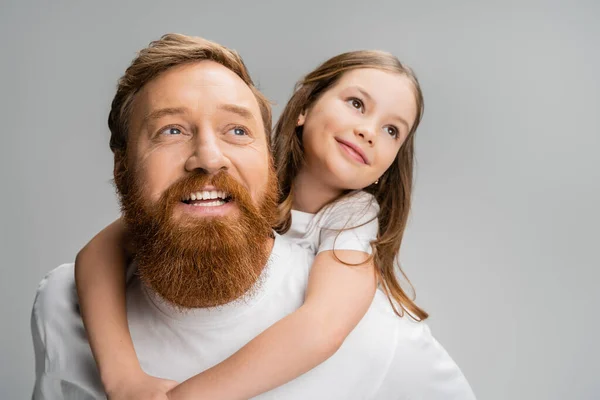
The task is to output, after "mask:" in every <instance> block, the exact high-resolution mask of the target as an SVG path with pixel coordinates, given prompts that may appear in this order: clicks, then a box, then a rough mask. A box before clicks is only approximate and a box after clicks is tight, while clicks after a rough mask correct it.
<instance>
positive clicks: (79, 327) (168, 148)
mask: <svg viewBox="0 0 600 400" xmlns="http://www.w3.org/2000/svg"><path fill="white" fill-rule="evenodd" d="M270 126H271V114H270V108H269V105H268V102H267V101H266V100H265V99H264V97H263V96H262V95H261V94H260V93H259V92H258V91H257V90H256V88H255V87H254V85H253V84H252V80H251V79H250V77H249V75H248V72H247V71H246V69H245V67H244V65H243V63H242V61H241V59H240V58H239V57H238V56H237V54H236V53H234V52H232V51H231V50H228V49H226V48H224V47H222V46H219V45H217V44H215V43H211V42H208V41H205V40H203V39H199V38H191V37H187V36H183V35H173V34H171V35H166V36H164V37H163V38H161V40H159V41H156V42H153V43H151V45H150V46H149V47H148V48H146V49H144V50H142V51H141V52H140V54H139V55H138V57H137V58H136V59H135V60H134V61H133V63H132V65H131V66H130V67H129V68H128V69H127V71H126V73H125V75H124V77H123V78H122V79H121V80H120V82H119V87H118V90H117V94H116V96H115V98H114V100H113V103H112V109H111V113H110V116H109V127H110V130H111V134H112V136H111V149H112V150H113V152H114V154H115V183H116V186H117V189H118V192H119V196H120V200H121V204H122V208H123V216H124V220H125V223H126V224H127V227H128V230H129V232H130V233H131V237H132V240H133V242H134V245H135V248H136V259H135V261H136V264H137V269H138V276H136V277H134V278H132V279H131V281H130V282H129V284H128V286H127V318H128V322H129V328H130V331H131V336H132V339H133V342H134V345H135V350H136V353H137V356H138V358H139V361H140V364H141V366H142V368H143V369H144V371H146V372H147V373H148V374H150V375H154V376H157V377H163V378H168V379H172V380H176V381H179V382H181V381H184V380H186V379H188V378H189V377H191V376H193V375H195V374H197V373H199V372H201V371H204V370H206V369H208V368H210V367H212V366H214V365H216V364H218V363H219V362H221V361H223V360H224V359H226V358H227V357H229V356H230V355H232V354H233V353H235V352H236V351H237V350H239V349H240V348H241V347H242V346H243V345H244V344H246V343H247V342H249V341H250V340H251V339H252V338H254V337H255V336H257V335H258V334H259V333H260V332H262V331H264V330H265V329H266V328H268V327H269V326H271V325H272V324H273V323H275V322H276V321H278V320H280V319H281V318H283V317H285V316H286V315H288V314H290V313H291V312H292V311H294V310H296V309H297V308H298V307H300V306H301V305H302V303H303V300H304V293H305V289H306V285H307V283H308V275H309V270H310V266H311V263H312V259H313V255H312V254H309V253H308V252H307V251H306V250H304V249H303V248H301V247H299V246H297V245H294V244H293V243H291V242H290V241H289V240H288V239H286V238H284V237H281V236H279V235H277V234H275V233H274V232H273V230H272V226H273V224H274V222H275V217H276V212H277V204H276V198H277V185H276V181H275V175H274V173H273V167H272V159H271V155H270V152H269V150H270V140H269V130H270ZM77 304H78V299H77V295H76V290H75V283H74V276H73V265H72V264H67V265H63V266H61V267H59V268H57V269H55V270H54V271H52V272H51V273H50V274H49V275H48V276H47V277H46V278H45V279H44V281H43V282H42V283H41V284H40V287H39V289H38V292H37V295H36V300H35V303H34V307H33V313H32V334H33V340H34V347H35V354H36V385H35V389H34V394H33V398H34V399H37V400H42V399H44V400H53V399H96V398H104V397H105V394H104V391H103V387H102V383H101V380H100V376H99V372H98V370H97V367H96V364H95V362H94V359H93V356H92V353H91V350H90V347H89V344H88V342H87V339H86V336H85V331H84V328H83V323H82V320H81V316H80V314H79V311H78V307H77ZM234 383H235V382H233V383H232V384H234ZM181 387H183V385H182V386H181ZM172 395H173V398H183V397H178V396H185V395H186V393H178V391H177V388H175V390H174V391H173V392H172ZM258 397H259V398H262V399H267V398H281V399H365V398H377V399H399V398H401V399H408V398H411V399H413V398H419V399H440V400H441V399H472V398H474V397H473V394H472V392H471V390H470V388H469V385H468V383H467V382H466V380H465V378H464V376H463V375H462V373H461V372H460V370H459V369H458V367H457V366H456V364H455V363H454V362H453V361H452V359H451V358H450V357H449V356H448V354H447V353H446V352H445V351H444V350H443V348H441V346H440V345H439V344H438V343H437V342H436V341H435V339H434V338H433V337H432V336H431V334H430V332H429V329H428V327H427V325H426V324H424V323H416V322H413V321H412V320H410V319H408V318H399V317H398V316H396V314H395V313H394V312H393V310H392V308H391V307H390V305H389V302H388V300H387V298H386V297H385V295H384V294H383V293H380V292H378V293H377V295H376V296H375V299H374V301H373V303H372V305H371V307H370V309H369V311H368V312H367V314H366V315H365V317H364V318H363V320H362V321H361V322H360V323H359V324H358V326H357V327H356V328H355V330H354V331H353V332H352V333H351V334H350V335H349V336H348V338H347V339H346V341H345V342H344V344H343V345H342V347H341V348H340V350H339V351H338V352H337V353H336V354H335V355H334V356H333V357H331V358H330V359H328V360H327V361H326V362H324V363H323V364H321V365H319V366H318V367H317V368H315V369H313V370H311V371H310V372H308V373H306V374H304V375H302V376H301V377H300V378H297V379H295V380H293V381H291V382H289V383H287V384H285V385H283V386H281V387H278V388H276V389H274V390H272V391H270V392H267V393H264V394H262V395H260V396H258Z"/></svg>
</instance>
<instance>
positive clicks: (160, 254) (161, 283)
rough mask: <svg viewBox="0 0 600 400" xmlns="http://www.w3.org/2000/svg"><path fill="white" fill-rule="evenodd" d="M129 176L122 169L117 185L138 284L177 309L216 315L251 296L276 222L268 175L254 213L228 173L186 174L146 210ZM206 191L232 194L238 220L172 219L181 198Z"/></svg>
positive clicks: (243, 191)
mask: <svg viewBox="0 0 600 400" xmlns="http://www.w3.org/2000/svg"><path fill="white" fill-rule="evenodd" d="M134 175H135V172H134V171H131V170H129V169H127V168H125V169H124V170H123V171H122V173H121V174H117V175H116V176H115V183H116V185H117V189H118V192H119V196H120V200H121V208H122V211H123V217H124V220H125V223H126V226H127V229H128V233H129V234H130V235H131V240H132V242H133V245H134V248H135V253H136V254H135V257H134V261H135V262H136V263H137V267H138V274H139V276H140V277H141V280H142V282H143V283H144V284H146V285H147V286H148V287H150V288H151V289H152V290H154V291H155V292H156V293H158V294H159V295H160V296H161V297H163V298H164V299H165V300H167V301H169V302H170V303H172V304H174V305H176V306H178V307H181V308H198V307H214V306H219V305H223V304H226V303H229V302H231V301H234V300H236V299H239V298H241V297H243V296H249V295H251V294H252V291H253V289H254V288H256V286H257V284H258V282H259V278H260V275H261V272H262V270H263V268H264V267H265V265H266V263H267V260H268V258H269V255H270V252H271V246H270V243H271V242H270V240H269V239H270V238H272V237H273V233H272V232H273V230H272V227H273V226H274V224H275V222H276V218H277V195H278V190H277V180H276V176H275V172H274V170H273V168H272V167H270V168H269V179H268V184H267V188H266V190H265V193H264V195H263V197H262V198H261V199H260V202H259V205H258V206H256V205H255V204H254V203H253V201H252V199H251V197H250V195H249V193H248V192H247V190H246V189H245V188H244V187H243V186H242V185H240V184H239V183H238V182H237V181H236V180H235V179H233V178H231V176H229V175H228V174H227V173H226V172H221V173H219V174H217V175H214V176H209V175H207V174H204V173H200V172H198V173H194V174H190V175H188V176H186V177H184V178H182V179H181V180H179V181H177V182H175V183H174V184H173V185H171V187H169V188H168V189H167V190H166V191H165V192H164V193H163V195H162V196H161V198H160V200H159V201H158V202H157V203H156V204H152V205H149V204H148V203H149V202H148V200H146V198H145V197H144V196H143V191H142V190H141V186H142V184H143V182H137V180H136V179H135V177H134ZM207 185H212V186H214V187H215V188H216V190H221V191H224V192H227V193H229V194H230V196H231V200H230V201H233V202H234V203H235V205H236V206H237V209H238V210H239V212H238V213H236V214H237V215H236V216H227V217H208V218H194V217H192V216H188V215H183V216H181V218H174V217H173V211H174V208H175V206H176V205H178V204H180V202H181V200H182V199H183V198H184V196H186V195H188V194H189V193H192V192H197V191H198V190H200V189H201V188H202V187H204V186H207Z"/></svg>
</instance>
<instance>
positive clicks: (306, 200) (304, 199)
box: [292, 168, 343, 214]
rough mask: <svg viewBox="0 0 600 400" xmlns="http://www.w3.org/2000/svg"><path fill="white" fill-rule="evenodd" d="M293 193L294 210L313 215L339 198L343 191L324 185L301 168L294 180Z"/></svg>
mask: <svg viewBox="0 0 600 400" xmlns="http://www.w3.org/2000/svg"><path fill="white" fill-rule="evenodd" d="M293 193H294V198H293V201H292V208H293V209H294V210H297V211H302V212H306V213H311V214H315V213H316V212H318V211H319V210H320V209H321V208H323V207H324V206H325V205H326V204H327V203H329V202H331V201H332V200H335V199H336V198H337V197H339V196H340V195H341V194H342V193H343V191H342V190H341V189H336V188H333V187H331V186H330V185H327V184H325V183H324V182H323V181H322V180H320V179H319V178H318V177H316V176H314V175H313V174H311V173H310V172H309V171H307V169H306V168H302V169H301V170H300V171H298V175H296V178H295V179H294V183H293Z"/></svg>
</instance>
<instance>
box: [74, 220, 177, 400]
mask: <svg viewBox="0 0 600 400" xmlns="http://www.w3.org/2000/svg"><path fill="white" fill-rule="evenodd" d="M126 243H127V237H126V229H125V226H124V225H123V222H122V221H121V220H120V219H118V220H116V221H115V222H113V223H112V224H110V225H109V226H107V227H106V228H104V230H102V231H101V232H100V233H98V234H97V235H96V236H95V237H94V238H93V239H92V240H91V241H90V242H89V243H88V244H87V245H86V246H85V247H84V248H83V249H82V250H81V251H80V252H79V253H78V254H77V258H76V259H75V283H76V285H77V294H78V296H79V304H80V306H81V315H82V318H83V322H84V325H85V328H86V332H87V335H88V340H89V343H90V346H91V348H92V353H93V355H94V358H95V359H96V363H97V365H98V369H99V371H100V377H101V380H102V383H103V384H104V388H105V390H106V392H107V393H108V395H109V397H110V398H111V399H113V398H118V399H126V398H128V399H134V398H140V399H141V398H146V397H142V396H143V394H142V392H147V390H148V389H150V388H151V387H153V385H159V386H161V387H162V386H164V384H165V382H159V380H157V379H156V378H152V377H150V376H148V375H146V374H145V373H144V372H143V371H142V369H141V367H140V364H139V362H138V359H137V356H136V353H135V350H134V347H133V342H132V340H131V335H130V333H129V325H128V323H127V312H126V303H125V270H126V267H127V264H128V262H129V259H128V255H127V254H128V252H127V250H126V247H125V246H126ZM164 387H165V390H164V392H165V393H166V391H167V390H168V389H169V388H171V387H173V385H166V386H164Z"/></svg>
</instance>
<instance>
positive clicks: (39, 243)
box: [0, 0, 600, 400]
mask: <svg viewBox="0 0 600 400" xmlns="http://www.w3.org/2000/svg"><path fill="white" fill-rule="evenodd" d="M0 4H1V9H0V40H1V51H0V57H1V62H0V116H1V118H0V129H1V142H0V163H1V164H0V167H1V168H0V174H1V178H2V181H1V182H2V195H1V196H0V202H1V207H0V216H1V220H0V226H1V231H0V234H1V236H0V239H1V240H0V246H1V249H0V250H1V251H0V255H1V259H0V318H1V319H0V321H1V328H0V338H1V340H0V363H1V364H0V398H1V399H6V400H13V399H26V398H28V397H30V395H31V390H32V386H33V379H34V363H33V352H32V344H31V335H30V326H29V319H30V310H31V305H32V301H33V297H34V294H35V290H36V287H37V284H38V282H39V281H40V280H41V279H42V277H43V276H44V275H45V274H46V273H47V272H48V271H49V270H50V269H52V268H54V267H56V266H58V265H59V264H61V263H65V262H72V261H73V260H74V257H75V254H76V252H77V251H78V249H79V248H80V247H81V246H83V245H84V244H85V243H86V242H87V241H88V240H89V239H90V238H91V237H92V236H93V235H94V234H95V233H96V232H97V231H98V230H100V229H101V228H102V227H104V226H105V225H106V224H108V223H109V222H110V221H112V220H113V219H114V218H116V217H117V215H118V206H117V202H116V197H115V195H114V190H113V187H112V186H111V183H110V179H111V174H112V155H111V153H110V151H109V148H108V138H109V132H108V128H107V125H106V119H107V114H108V110H109V105H110V101H111V100H112V97H113V95H114V91H115V87H116V81H117V79H118V78H119V76H120V75H121V74H122V73H123V72H124V70H125V68H126V67H127V65H128V64H129V62H130V61H131V60H132V58H133V57H134V55H135V52H136V51H137V50H139V49H140V48H142V47H144V46H146V45H147V44H148V43H149V42H150V41H151V40H154V39H158V38H159V37H160V36H161V35H162V34H164V33H167V32H180V33H185V34H189V35H198V36H204V37H206V38H209V39H212V40H214V41H217V42H219V43H221V44H224V45H226V46H229V47H231V48H234V49H237V50H238V51H239V52H240V53H241V55H242V56H243V57H244V59H245V61H246V63H247V65H248V67H249V69H250V71H251V73H252V75H253V77H254V78H255V80H256V81H257V82H258V84H259V86H260V88H261V89H262V90H263V91H264V93H265V94H266V95H267V96H268V97H269V98H270V99H271V100H272V101H274V102H275V103H276V104H275V108H274V110H275V116H278V115H279V113H280V111H281V109H282V107H283V105H284V104H285V102H286V101H287V99H288V98H289V96H290V95H291V92H292V87H293V84H294V83H295V82H296V81H297V80H298V79H299V78H300V77H301V76H302V75H303V74H305V73H307V72H309V71H310V70H312V69H313V68H314V67H316V66H317V65H318V64H319V63H320V62H322V61H324V60H325V59H326V58H328V57H330V56H333V55H335V54H337V53H340V52H342V51H347V50H355V49H383V50H388V51H391V52H392V53H394V54H395V55H397V56H398V57H399V58H400V59H401V60H402V61H404V62H406V63H407V64H408V65H410V66H412V67H413V68H414V69H415V71H416V72H417V75H418V77H419V79H420V80H421V83H422V85H423V90H424V94H425V103H426V111H425V117H424V120H423V123H422V125H421V127H420V128H419V131H418V133H417V137H418V139H417V159H418V160H417V161H418V163H417V174H416V188H415V191H414V205H413V212H412V216H411V219H410V225H409V227H408V230H407V232H406V237H405V242H404V245H403V250H402V256H401V259H402V262H403V264H404V268H405V270H406V272H407V274H408V276H409V277H410V278H411V280H412V282H413V283H414V285H415V286H416V289H417V295H418V296H417V300H418V301H419V304H421V305H422V306H423V307H424V308H425V309H427V310H428V311H429V312H430V313H431V319H430V321H429V324H430V326H431V328H432V330H433V332H434V334H435V335H436V337H437V338H438V340H439V341H440V342H441V343H442V344H443V345H444V346H445V348H446V349H447V350H448V352H449V353H450V354H451V355H452V357H453V358H454V359H455V360H456V362H457V363H458V364H459V365H460V366H461V368H462V370H463V371H464V373H465V375H466V376H467V378H468V379H469V381H470V383H471V385H472V387H473V389H474V391H475V393H476V395H477V396H478V398H479V399H490V400H501V399H502V400H504V399H557V400H558V399H598V398H600V378H599V372H600V369H599V367H598V363H597V360H598V359H600V349H599V345H598V343H597V342H598V339H599V338H600V324H599V323H598V320H597V319H596V317H597V308H598V306H599V305H600V295H599V294H598V290H597V285H598V280H599V278H600V273H599V272H598V270H599V267H600V261H599V256H598V251H597V249H598V247H599V246H598V241H599V239H600V234H599V229H600V212H599V211H598V207H599V206H600V155H599V154H600V83H599V82H600V79H599V72H600V22H599V21H600V3H599V2H597V1H569V2H567V1H564V2H555V1H548V2H535V3H534V2H528V1H521V2H512V1H496V2H482V1H466V0H456V1H420V2H417V1H386V2H377V1H349V0H346V1H326V0H318V1H314V0H305V1H294V2H291V1H199V0H194V1H186V2H183V1H182V2H166V1H142V0H137V1H118V2H117V1H114V2H109V1H101V2H100V1H98V2H81V1H73V2H65V1H33V2H32V1H9V2H7V1H2V2H1V3H0ZM336 384H343V383H336Z"/></svg>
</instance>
